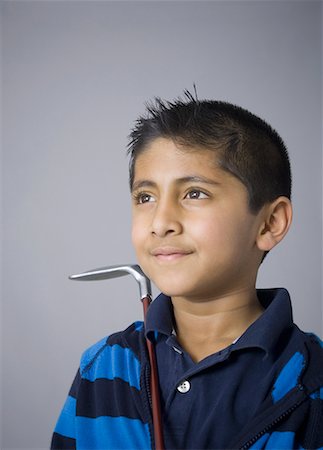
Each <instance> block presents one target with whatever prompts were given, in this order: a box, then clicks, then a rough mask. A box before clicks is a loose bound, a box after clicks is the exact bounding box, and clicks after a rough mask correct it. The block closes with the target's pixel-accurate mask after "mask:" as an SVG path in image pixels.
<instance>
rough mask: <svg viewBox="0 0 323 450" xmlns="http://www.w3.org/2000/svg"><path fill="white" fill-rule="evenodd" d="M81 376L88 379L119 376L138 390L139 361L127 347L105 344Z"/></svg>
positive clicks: (111, 378)
mask: <svg viewBox="0 0 323 450" xmlns="http://www.w3.org/2000/svg"><path fill="white" fill-rule="evenodd" d="M82 378H85V379H87V380H89V381H95V380H96V379H97V378H106V379H108V380H113V379H114V378H120V379H121V380H123V381H126V382H127V383H129V384H130V386H132V387H135V388H136V389H138V390H139V389H140V363H139V361H138V359H137V358H136V356H135V354H134V353H133V352H132V351H131V350H130V349H129V348H123V347H120V345H117V344H115V345H112V346H106V347H104V348H103V349H102V351H101V352H100V353H98V355H97V358H96V359H95V360H94V362H93V364H92V365H91V366H89V368H88V369H87V370H85V371H84V372H83V373H82Z"/></svg>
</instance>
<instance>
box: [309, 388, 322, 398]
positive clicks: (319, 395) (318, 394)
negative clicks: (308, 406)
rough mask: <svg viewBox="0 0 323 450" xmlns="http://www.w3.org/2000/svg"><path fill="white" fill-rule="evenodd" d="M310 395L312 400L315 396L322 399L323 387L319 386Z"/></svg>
mask: <svg viewBox="0 0 323 450" xmlns="http://www.w3.org/2000/svg"><path fill="white" fill-rule="evenodd" d="M310 397H311V398H312V399H313V400H315V399H317V398H318V399H321V400H323V388H320V389H318V390H317V391H315V392H313V394H311V395H310Z"/></svg>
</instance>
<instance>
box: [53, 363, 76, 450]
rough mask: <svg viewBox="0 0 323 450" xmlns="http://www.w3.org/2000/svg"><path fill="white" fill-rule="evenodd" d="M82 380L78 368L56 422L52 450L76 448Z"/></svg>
mask: <svg viewBox="0 0 323 450" xmlns="http://www.w3.org/2000/svg"><path fill="white" fill-rule="evenodd" d="M80 382H81V376H80V371H79V370H78V372H77V374H76V376H75V379H74V381H73V384H72V387H71V389H70V391H69V394H68V396H67V399H66V401H65V404H64V406H63V409H62V411H61V414H60V416H59V418H58V421H57V423H56V427H55V429H54V433H53V437H52V442H51V447H50V448H51V450H71V449H74V450H75V449H76V427H75V417H76V398H77V392H78V388H79V385H80Z"/></svg>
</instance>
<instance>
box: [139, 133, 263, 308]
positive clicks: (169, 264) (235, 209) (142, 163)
mask: <svg viewBox="0 0 323 450" xmlns="http://www.w3.org/2000/svg"><path fill="white" fill-rule="evenodd" d="M215 161H216V154H215V153H214V152H213V151H210V150H205V149H203V150H199V149H196V150H195V149H194V150H192V149H180V148H178V147H176V146H175V144H174V143H173V142H172V141H171V140H169V139H164V138H158V139H156V140H155V141H153V142H152V143H151V144H150V145H149V146H148V147H147V149H145V150H144V151H143V152H142V153H141V154H140V155H139V156H138V158H137V161H136V164H135V176H134V183H133V192H132V194H133V225H132V240H133V244H134V247H135V250H136V254H137V258H138V262H139V264H140V265H141V267H142V269H143V270H144V272H145V273H146V274H147V276H148V277H149V278H150V279H151V280H152V281H153V282H154V283H155V284H156V286H157V287H158V288H159V289H160V290H161V291H162V292H164V293H165V294H167V295H170V296H172V297H174V298H175V297H183V298H184V297H185V298H188V299H191V300H193V299H195V300H197V301H203V300H212V299H214V298H217V297H220V296H225V295H230V294H232V293H234V292H239V291H241V290H244V289H250V287H253V286H254V283H255V278H256V273H257V269H258V266H259V263H260V260H261V257H262V252H261V251H260V250H259V249H258V247H257V244H256V237H257V234H258V231H259V228H260V225H261V223H262V218H261V213H259V214H256V215H255V214H252V213H251V212H250V211H249V209H248V195H247V190H246V188H245V186H244V185H243V184H242V183H241V182H240V181H239V180H238V179H237V178H235V177H233V176H232V175H230V174H229V173H227V172H225V171H223V170H221V169H220V168H219V167H217V165H216V162H215Z"/></svg>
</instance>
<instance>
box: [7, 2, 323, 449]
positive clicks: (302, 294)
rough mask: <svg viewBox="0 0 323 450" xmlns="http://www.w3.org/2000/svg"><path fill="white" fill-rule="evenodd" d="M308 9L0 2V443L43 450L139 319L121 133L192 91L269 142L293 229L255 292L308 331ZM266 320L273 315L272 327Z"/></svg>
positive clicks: (316, 206)
mask: <svg viewBox="0 0 323 450" xmlns="http://www.w3.org/2000/svg"><path fill="white" fill-rule="evenodd" d="M321 7H322V5H321V2H320V1H311V0H306V1H297V0H296V1H295V0H292V1H284V0H281V1H266V0H264V1H262V0H259V1H210V2H203V1H195V2H186V1H178V2H168V1H163V2H158V1H146V2H139V1H138V2H137V1H118V2H109V1H100V2H95V1H88V2H79V1H39V2H36V1H21V2H18V1H2V2H1V50H2V52H1V63H2V66H1V106H2V122H1V124H2V141H1V142H2V184H1V194H2V212H3V215H2V222H1V225H2V226H1V234H2V244H1V245H2V250H1V259H2V271H1V280H2V290H1V296H2V324H1V325H2V354H1V356H2V370H1V373H2V383H1V385H2V402H1V408H2V424H3V426H2V431H3V436H2V445H1V449H27V448H29V449H40V448H47V447H48V445H49V442H50V438H51V433H52V429H53V427H54V425H55V422H56V419H57V416H58V414H59V411H60V409H61V407H62V405H63V402H64V400H65V396H66V394H67V392H68V389H69V387H70V384H71V382H72V379H73V377H74V374H75V372H76V369H77V365H78V361H79V357H80V355H81V353H82V351H83V350H84V349H85V348H87V347H88V346H89V345H91V344H93V343H94V342H96V341H97V340H99V339H101V338H102V337H104V336H105V335H107V334H110V333H111V332H113V331H116V330H119V329H121V328H123V327H125V326H126V325H127V324H128V323H130V322H132V321H134V320H137V319H139V320H140V319H141V318H142V312H141V304H140V302H139V301H138V289H137V286H136V284H135V282H134V281H132V280H131V279H128V278H123V279H119V280H113V281H109V282H96V283H89V282H88V283H81V282H72V281H69V280H68V278H67V277H68V275H69V274H72V273H77V272H80V271H83V270H86V269H91V268H96V267H100V266H104V265H108V264H118V263H123V262H134V261H135V257H134V252H133V250H132V247H131V240H130V226H131V215H130V196H129V191H128V173H127V169H128V162H127V158H126V150H125V149H126V144H127V135H128V134H129V131H130V128H131V127H132V126H133V124H134V121H135V119H136V118H137V116H138V115H139V114H141V113H142V112H143V111H144V102H145V101H146V100H148V99H150V98H152V97H154V96H161V97H163V98H166V99H173V98H174V97H176V96H178V95H180V94H181V93H182V91H183V89H185V88H188V89H191V90H192V87H193V83H194V82H195V83H196V84H197V89H198V95H199V97H200V98H216V99H221V100H227V101H230V102H233V103H237V104H239V105H241V106H243V107H245V108H248V109H250V110H251V111H252V112H254V113H256V114H258V115H260V116H261V117H263V118H264V119H265V120H267V121H268V122H270V123H271V124H272V126H273V127H275V128H276V129H277V130H278V132H279V133H280V134H281V135H282V136H283V138H284V140H285V142H286V144H287V146H288V148H289V151H290V156H291V161H292V169H293V203H294V211H295V213H294V223H293V226H292V229H291V231H290V233H289V235H288V237H287V238H286V239H285V241H284V242H283V243H282V244H281V245H280V246H279V247H278V248H277V249H274V250H273V251H272V253H271V254H270V255H269V256H268V257H267V260H266V261H265V263H264V265H263V267H262V268H261V270H260V274H259V281H258V286H259V287H275V286H285V287H286V288H288V289H289V291H290V293H291V296H292V300H293V305H294V318H295V321H296V322H297V323H298V324H299V326H300V327H301V328H303V329H305V330H311V331H314V332H316V333H317V334H319V335H322V282H321V279H322V182H321V178H322V177H321V175H322V132H321V129H322V110H321V101H322V98H321V92H322V66H321V62H322V55H321V42H322V41H321V24H322V12H321ZM278 319H279V318H277V320H278Z"/></svg>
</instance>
